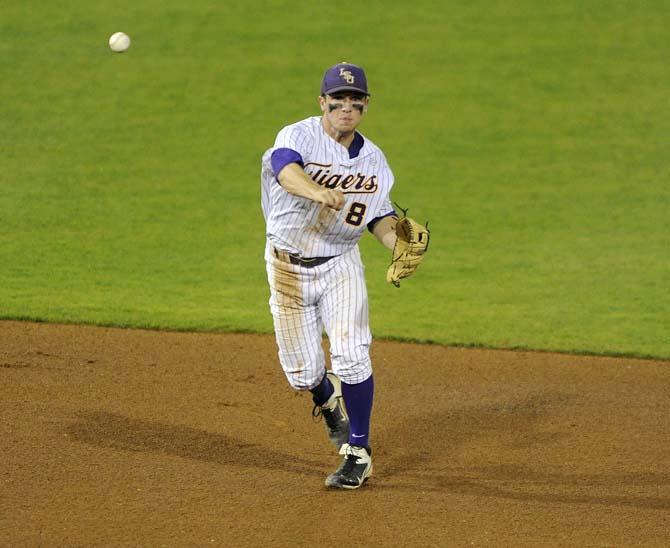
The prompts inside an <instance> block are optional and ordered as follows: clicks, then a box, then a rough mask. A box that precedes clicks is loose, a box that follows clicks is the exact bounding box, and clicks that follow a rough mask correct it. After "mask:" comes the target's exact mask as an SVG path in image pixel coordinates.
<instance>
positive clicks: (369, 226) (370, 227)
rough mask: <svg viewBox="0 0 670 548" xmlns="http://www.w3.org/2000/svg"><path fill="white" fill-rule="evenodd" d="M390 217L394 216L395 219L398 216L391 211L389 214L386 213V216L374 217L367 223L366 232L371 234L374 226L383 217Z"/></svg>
mask: <svg viewBox="0 0 670 548" xmlns="http://www.w3.org/2000/svg"><path fill="white" fill-rule="evenodd" d="M391 215H395V216H396V217H397V216H398V214H397V213H396V212H395V211H391V212H390V213H387V214H386V215H382V216H381V217H375V218H374V219H372V220H371V221H370V222H369V223H368V230H369V231H370V232H372V231H373V230H374V229H375V225H376V224H377V223H378V222H379V221H381V220H382V219H383V218H384V217H390V216H391Z"/></svg>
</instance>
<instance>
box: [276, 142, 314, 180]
mask: <svg viewBox="0 0 670 548" xmlns="http://www.w3.org/2000/svg"><path fill="white" fill-rule="evenodd" d="M270 163H271V164H272V173H274V176H275V177H276V176H277V175H279V172H280V171H281V170H282V169H284V168H285V167H286V166H287V165H289V164H294V163H296V164H300V166H301V167H305V162H304V161H303V159H302V156H301V155H300V153H299V152H296V151H295V150H293V149H292V148H278V149H277V150H275V151H274V152H273V153H272V156H271V157H270Z"/></svg>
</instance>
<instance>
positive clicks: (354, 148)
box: [349, 132, 365, 158]
mask: <svg viewBox="0 0 670 548" xmlns="http://www.w3.org/2000/svg"><path fill="white" fill-rule="evenodd" d="M364 144H365V139H363V136H362V135H361V134H360V133H358V132H356V133H355V134H354V140H353V141H351V144H350V145H349V158H356V157H357V156H358V155H359V154H360V152H361V149H362V148H363V145H364Z"/></svg>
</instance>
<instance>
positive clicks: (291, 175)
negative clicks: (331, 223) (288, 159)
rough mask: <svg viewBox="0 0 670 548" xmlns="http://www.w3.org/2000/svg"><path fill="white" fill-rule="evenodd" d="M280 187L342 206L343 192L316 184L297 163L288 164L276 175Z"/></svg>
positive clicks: (339, 207) (293, 192)
mask: <svg viewBox="0 0 670 548" xmlns="http://www.w3.org/2000/svg"><path fill="white" fill-rule="evenodd" d="M277 180H278V181H279V183H280V184H281V186H282V188H284V190H286V191H287V192H290V193H291V194H295V195H296V196H301V197H302V198H307V199H308V200H312V201H314V202H318V203H320V204H324V205H326V206H328V207H330V208H333V209H337V210H340V209H342V208H343V207H344V194H342V192H341V191H339V190H332V189H328V188H324V187H322V186H319V185H317V184H316V183H315V182H314V181H312V179H310V177H309V176H308V175H307V174H306V173H305V171H304V170H303V169H302V168H301V167H300V165H298V164H295V163H293V164H288V165H286V166H285V167H284V169H282V170H281V171H280V172H279V174H278V175H277Z"/></svg>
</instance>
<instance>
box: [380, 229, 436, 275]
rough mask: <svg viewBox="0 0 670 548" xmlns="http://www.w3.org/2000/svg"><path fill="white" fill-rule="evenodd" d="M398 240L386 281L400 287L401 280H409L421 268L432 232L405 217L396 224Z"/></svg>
mask: <svg viewBox="0 0 670 548" xmlns="http://www.w3.org/2000/svg"><path fill="white" fill-rule="evenodd" d="M395 230H396V236H397V240H396V243H395V246H394V247H393V256H392V259H391V265H390V266H389V268H388V270H387V271H386V281H387V282H389V283H392V284H393V285H395V286H396V287H400V280H402V279H403V278H407V277H408V276H411V275H412V274H414V272H416V269H417V268H419V265H420V264H421V261H422V260H423V256H424V254H425V253H426V250H427V249H428V242H429V241H430V230H428V223H426V226H423V225H422V224H419V223H417V222H416V221H415V220H414V219H412V218H411V217H407V216H405V217H403V218H402V219H399V220H398V222H397V223H396V227H395Z"/></svg>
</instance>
